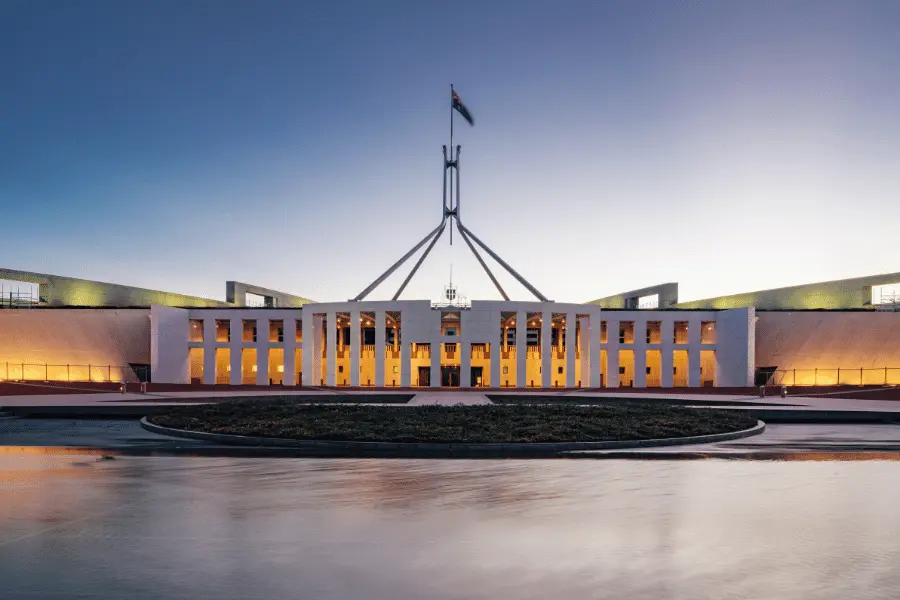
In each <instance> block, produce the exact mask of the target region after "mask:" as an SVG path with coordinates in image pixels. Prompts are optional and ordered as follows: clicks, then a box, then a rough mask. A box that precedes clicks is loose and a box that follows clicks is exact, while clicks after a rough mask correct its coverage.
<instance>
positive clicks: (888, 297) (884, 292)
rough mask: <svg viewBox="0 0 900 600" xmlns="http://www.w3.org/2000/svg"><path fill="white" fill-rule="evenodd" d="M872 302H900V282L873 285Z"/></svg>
mask: <svg viewBox="0 0 900 600" xmlns="http://www.w3.org/2000/svg"><path fill="white" fill-rule="evenodd" d="M872 304H900V283H887V284H885V285H873V286H872Z"/></svg>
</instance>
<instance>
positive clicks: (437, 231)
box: [350, 217, 446, 302]
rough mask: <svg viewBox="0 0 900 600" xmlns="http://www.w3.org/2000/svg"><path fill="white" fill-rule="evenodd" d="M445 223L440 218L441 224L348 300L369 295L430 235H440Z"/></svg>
mask: <svg viewBox="0 0 900 600" xmlns="http://www.w3.org/2000/svg"><path fill="white" fill-rule="evenodd" d="M445 224H446V217H444V218H443V219H441V224H440V225H438V226H437V227H435V228H434V229H432V230H431V232H430V233H429V234H428V235H426V236H425V237H424V238H422V241H420V242H419V243H418V244H416V245H415V246H413V247H412V249H411V250H410V251H409V252H407V253H406V254H404V255H403V256H402V257H401V258H400V260H398V261H397V262H395V263H394V264H393V265H391V267H390V268H389V269H388V270H387V271H385V272H384V273H382V274H381V276H380V277H379V278H378V279H376V280H375V281H373V282H372V283H371V284H369V287H367V288H366V289H364V290H363V291H361V292H360V293H359V294H358V295H357V296H356V298H352V299H351V300H350V301H351V302H359V301H360V300H362V299H363V298H365V297H366V296H368V295H369V292H371V291H372V290H374V289H375V288H377V287H378V286H379V285H380V284H381V282H382V281H384V280H385V279H387V278H388V277H390V275H391V273H393V272H394V271H396V270H397V269H398V268H400V266H401V265H402V264H403V263H405V262H406V261H407V260H409V257H410V256H412V255H413V254H415V253H416V251H417V250H418V249H419V248H421V247H422V246H424V245H425V243H426V242H428V240H430V239H431V238H432V237H434V236H435V235H437V237H440V232H441V231H442V230H443V229H444V225H445ZM435 239H437V238H435Z"/></svg>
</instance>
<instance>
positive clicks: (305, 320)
mask: <svg viewBox="0 0 900 600" xmlns="http://www.w3.org/2000/svg"><path fill="white" fill-rule="evenodd" d="M300 319H301V323H302V327H303V357H302V358H301V363H302V364H301V365H300V373H301V375H300V376H301V378H302V381H301V382H300V383H301V385H303V386H306V387H309V386H313V385H316V383H317V382H316V380H315V379H314V378H313V357H314V356H315V354H316V352H322V347H321V346H320V345H319V344H318V343H317V341H316V335H315V331H314V330H315V324H314V320H313V312H312V309H311V308H304V309H302V310H301V311H300Z"/></svg>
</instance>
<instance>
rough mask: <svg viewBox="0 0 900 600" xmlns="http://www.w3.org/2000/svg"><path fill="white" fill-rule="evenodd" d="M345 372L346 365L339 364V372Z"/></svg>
mask: <svg viewBox="0 0 900 600" xmlns="http://www.w3.org/2000/svg"><path fill="white" fill-rule="evenodd" d="M343 372H344V365H338V373H343Z"/></svg>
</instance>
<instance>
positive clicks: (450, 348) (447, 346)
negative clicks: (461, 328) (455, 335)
mask: <svg viewBox="0 0 900 600" xmlns="http://www.w3.org/2000/svg"><path fill="white" fill-rule="evenodd" d="M444 350H446V351H447V354H452V353H454V352H456V344H453V343H449V344H444Z"/></svg>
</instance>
